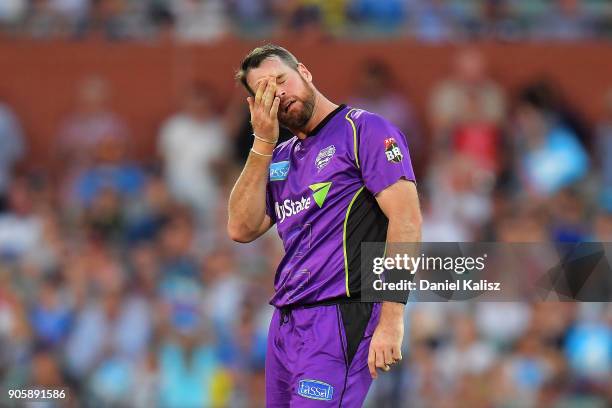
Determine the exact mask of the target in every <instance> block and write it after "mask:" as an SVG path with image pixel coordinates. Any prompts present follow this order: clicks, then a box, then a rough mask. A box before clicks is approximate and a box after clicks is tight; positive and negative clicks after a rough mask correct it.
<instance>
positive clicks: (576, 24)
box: [533, 0, 593, 41]
mask: <svg viewBox="0 0 612 408" xmlns="http://www.w3.org/2000/svg"><path fill="white" fill-rule="evenodd" d="M551 3H552V5H551V10H549V11H548V12H547V13H546V14H545V15H544V17H543V19H542V21H540V22H538V23H537V24H536V25H535V26H534V30H533V31H534V32H533V35H534V36H535V37H537V38H539V39H546V40H565V41H568V40H569V41H576V40H583V39H586V38H589V37H591V36H592V31H593V30H592V27H593V20H592V19H591V18H590V17H589V16H588V15H587V14H586V13H585V12H584V11H583V10H582V6H583V3H584V2H581V1H578V0H555V1H553V2H551Z"/></svg>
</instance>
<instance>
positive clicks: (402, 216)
mask: <svg viewBox="0 0 612 408" xmlns="http://www.w3.org/2000/svg"><path fill="white" fill-rule="evenodd" d="M376 201H377V202H378V205H379V206H380V208H381V209H382V211H383V212H384V213H385V215H386V216H387V218H388V219H389V227H388V229H387V243H393V242H399V243H407V242H419V241H420V240H421V211H420V207H419V197H418V195H417V190H416V186H415V184H414V183H412V182H410V181H407V180H399V181H398V182H396V183H395V184H393V185H391V186H389V187H387V188H386V189H384V190H383V191H381V192H380V193H379V194H378V195H377V196H376ZM386 256H393V255H392V254H387V255H386ZM403 337H404V305H403V304H401V303H394V302H383V304H382V309H381V314H380V319H379V321H378V326H377V327H376V330H375V331H374V335H373V336H372V342H371V343H370V354H369V357H368V366H369V368H370V374H371V375H372V377H373V378H376V377H377V376H378V373H377V372H376V368H381V369H383V370H385V371H388V370H389V366H390V365H391V364H393V363H396V362H398V361H399V360H401V359H402V352H401V347H402V340H403Z"/></svg>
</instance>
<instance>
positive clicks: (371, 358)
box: [368, 347, 378, 378]
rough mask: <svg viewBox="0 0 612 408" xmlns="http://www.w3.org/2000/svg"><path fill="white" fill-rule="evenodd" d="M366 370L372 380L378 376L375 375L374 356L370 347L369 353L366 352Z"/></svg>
mask: <svg viewBox="0 0 612 408" xmlns="http://www.w3.org/2000/svg"><path fill="white" fill-rule="evenodd" d="M368 369H369V370H370V375H371V376H372V378H376V377H377V376H378V374H377V373H376V355H375V353H374V349H372V347H370V351H369V352H368Z"/></svg>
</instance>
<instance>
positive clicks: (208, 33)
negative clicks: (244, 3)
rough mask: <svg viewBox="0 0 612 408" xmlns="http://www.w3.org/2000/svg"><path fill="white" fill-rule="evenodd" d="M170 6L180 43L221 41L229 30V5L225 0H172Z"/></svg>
mask: <svg viewBox="0 0 612 408" xmlns="http://www.w3.org/2000/svg"><path fill="white" fill-rule="evenodd" d="M170 5H171V7H172V14H173V15H174V16H175V22H176V24H175V27H176V28H175V35H176V38H177V39H178V40H179V41H201V42H209V41H214V40H219V39H220V38H222V37H223V36H224V35H225V34H226V33H227V31H228V29H229V22H228V19H227V14H226V8H227V5H226V2H225V1H223V0H209V1H192V0H170Z"/></svg>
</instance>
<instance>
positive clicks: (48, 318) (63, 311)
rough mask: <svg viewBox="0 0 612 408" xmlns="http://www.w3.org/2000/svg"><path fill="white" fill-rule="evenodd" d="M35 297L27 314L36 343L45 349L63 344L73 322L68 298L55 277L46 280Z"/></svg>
mask: <svg viewBox="0 0 612 408" xmlns="http://www.w3.org/2000/svg"><path fill="white" fill-rule="evenodd" d="M37 297H38V299H37V301H36V302H35V304H34V305H33V306H32V308H31V310H30V313H29V317H30V324H31V326H32V330H33V332H34V335H35V336H36V339H37V343H38V344H40V345H44V346H47V347H53V346H57V345H60V344H63V341H64V340H65V339H66V337H67V336H68V333H69V330H70V328H71V324H72V320H73V310H72V305H71V304H70V297H69V296H68V294H67V293H66V292H65V290H63V288H62V287H61V286H60V282H59V281H58V279H57V277H48V278H46V279H45V280H44V281H43V282H42V284H41V286H40V289H39V291H38V296H37Z"/></svg>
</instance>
